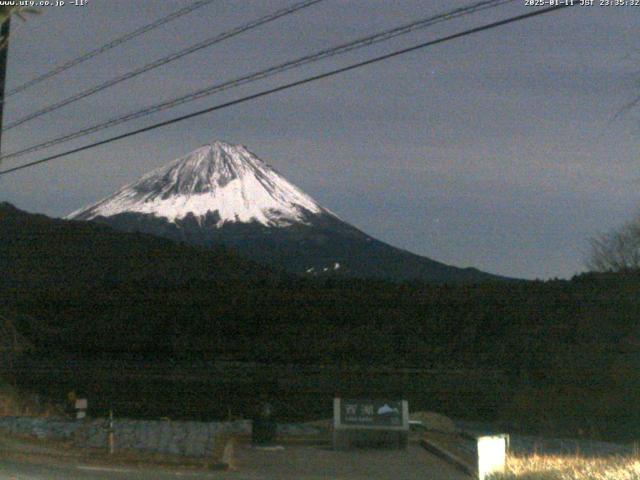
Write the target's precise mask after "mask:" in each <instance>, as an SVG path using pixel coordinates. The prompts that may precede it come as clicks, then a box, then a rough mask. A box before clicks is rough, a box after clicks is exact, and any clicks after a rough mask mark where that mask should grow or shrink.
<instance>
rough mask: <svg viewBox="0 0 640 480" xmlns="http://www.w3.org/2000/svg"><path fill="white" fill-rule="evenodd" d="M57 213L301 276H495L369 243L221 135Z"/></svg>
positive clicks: (432, 278) (450, 279)
mask: <svg viewBox="0 0 640 480" xmlns="http://www.w3.org/2000/svg"><path fill="white" fill-rule="evenodd" d="M66 218H67V219H69V220H91V221H95V222H100V223H103V224H107V225H110V226H111V227H113V228H115V229H118V230H122V231H129V232H131V231H137V232H143V233H149V234H152V235H157V236H161V237H165V238H169V239H172V240H175V241H181V242H186V243H189V244H195V245H200V246H213V245H219V244H223V245H226V246H228V247H231V248H233V249H235V250H237V251H238V252H239V253H240V254H241V255H243V256H245V257H248V258H250V259H252V260H255V261H258V262H260V263H263V264H267V265H269V266H272V267H276V268H283V269H284V270H286V271H289V272H292V273H296V274H301V275H309V276H317V275H340V276H348V277H361V278H377V279H387V280H400V281H402V280H424V281H433V282H478V281H487V280H498V279H501V278H502V277H498V276H494V275H491V274H488V273H484V272H481V271H479V270H477V269H474V268H457V267H453V266H449V265H445V264H443V263H440V262H436V261H434V260H431V259H429V258H426V257H421V256H418V255H415V254H412V253H410V252H407V251H405V250H401V249H398V248H395V247H392V246H390V245H387V244H385V243H383V242H381V241H379V240H376V239H375V238H372V237H370V236H369V235H367V234H365V233H363V232H361V231H360V230H358V229H357V228H355V227H353V226H351V225H350V224H348V223H346V222H345V221H343V220H341V219H340V218H338V216H336V215H335V214H334V213H332V212H331V211H330V210H328V209H326V208H324V207H322V206H321V205H319V204H318V202H316V201H315V200H314V199H313V198H311V197H310V196H309V195H307V194H305V193H304V192H303V191H302V190H300V189H299V188H297V187H295V186H294V185H292V184H291V183H290V182H288V181H287V180H286V179H285V178H284V177H283V176H282V175H280V174H279V173H278V172H277V171H276V170H274V169H273V168H271V167H270V166H269V165H267V164H266V163H265V162H263V161H262V160H260V159H259V158H258V157H256V156H255V155H254V154H252V153H251V152H249V151H248V150H247V149H246V148H245V147H243V146H240V145H231V144H229V143H225V142H220V141H216V142H213V143H212V144H210V145H206V146H203V147H201V148H199V149H197V150H195V151H193V152H191V153H190V154H188V155H186V156H184V157H182V158H178V159H177V160H174V161H172V162H170V163H168V164H167V165H165V166H163V167H160V168H158V169H156V170H153V171H151V172H150V173H148V174H146V175H144V176H143V177H141V178H140V179H139V180H138V181H136V182H134V183H132V184H130V185H127V186H125V187H123V188H122V189H120V190H119V191H117V192H116V193H115V194H113V195H112V196H110V197H107V198H105V199H103V200H101V201H99V202H97V203H95V204H93V205H90V206H88V207H85V208H82V209H80V210H77V211H75V212H73V213H71V214H70V215H68V216H67V217H66Z"/></svg>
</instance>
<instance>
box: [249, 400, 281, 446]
mask: <svg viewBox="0 0 640 480" xmlns="http://www.w3.org/2000/svg"><path fill="white" fill-rule="evenodd" d="M275 439H276V421H275V419H274V417H273V408H272V407H271V404H270V403H268V402H265V403H263V404H262V405H261V407H260V410H259V412H258V414H257V415H256V416H255V417H254V418H253V428H252V434H251V442H252V443H253V444H254V445H269V444H271V443H273V442H274V441H275Z"/></svg>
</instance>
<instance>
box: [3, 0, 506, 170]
mask: <svg viewBox="0 0 640 480" xmlns="http://www.w3.org/2000/svg"><path fill="white" fill-rule="evenodd" d="M513 1H515V0H483V1H480V2H477V3H474V4H472V5H469V6H466V7H461V8H456V9H454V10H450V11H447V12H445V13H441V14H438V15H435V16H431V17H427V18H423V19H420V20H416V21H413V22H410V23H407V24H404V25H401V26H399V27H395V28H393V29H391V30H385V31H383V32H379V33H376V34H374V35H369V36H366V37H362V38H359V39H357V40H353V41H351V42H348V43H344V44H341V45H338V46H334V47H330V48H326V49H323V50H320V51H318V52H315V53H312V54H309V55H305V56H303V57H300V58H297V59H295V60H290V61H287V62H284V63H281V64H279V65H276V66H273V67H270V68H267V69H266V70H260V71H258V72H254V73H251V74H248V75H244V76H242V77H239V78H235V79H233V80H229V81H226V82H223V83H221V84H215V85H212V86H209V87H206V88H204V89H201V90H198V91H195V92H192V93H190V94H187V95H184V96H181V97H178V98H174V99H171V100H167V101H164V102H161V103H159V104H155V105H152V106H149V107H146V108H143V109H141V110H137V111H134V112H130V113H128V114H125V115H121V116H118V117H115V118H112V119H110V120H107V121H105V122H101V123H98V124H96V125H92V126H90V127H86V128H83V129H80V130H77V131H75V132H72V133H69V134H66V135H63V136H61V137H57V138H54V139H51V140H47V141H45V142H42V143H39V144H36V145H31V146H29V147H25V148H23V149H21V150H18V151H15V152H11V153H9V154H6V155H4V156H0V161H2V160H6V159H9V158H16V157H21V156H23V155H26V154H28V153H33V152H36V151H40V150H43V149H45V148H49V147H52V146H54V145H58V144H60V143H65V142H68V141H70V140H73V139H76V138H79V137H83V136H85V135H88V134H91V133H96V132H98V131H101V130H104V129H105V128H110V127H114V126H116V125H120V124H122V123H125V122H128V121H131V120H136V119H138V118H142V117H146V116H148V115H151V114H153V113H157V112H160V111H163V110H166V109H169V108H173V107H176V106H178V105H182V104H184V103H187V102H191V101H194V100H198V99H200V98H203V97H206V96H209V95H213V94H215V93H219V92H221V91H224V90H228V89H231V88H235V87H238V86H241V85H246V84H248V83H252V82H255V81H258V80H263V79H265V78H268V77H271V76H274V75H276V74H279V73H282V72H285V71H287V70H291V69H293V68H298V67H301V66H303V65H307V64H310V63H313V62H317V61H319V60H323V59H325V58H329V57H333V56H335V55H340V54H343V53H347V52H350V51H353V50H356V49H358V48H363V47H367V46H370V45H373V44H376V43H380V42H383V41H387V40H390V39H392V38H395V37H397V36H400V35H404V34H407V33H409V32H412V31H414V30H417V29H421V28H426V27H429V26H432V25H435V24H437V23H440V22H444V21H449V20H452V19H454V18H458V17H461V16H464V15H469V14H472V13H476V12H478V11H481V10H486V9H489V8H495V7H498V6H500V5H502V4H505V3H512V2H513Z"/></svg>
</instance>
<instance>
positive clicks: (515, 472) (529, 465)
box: [495, 455, 640, 480]
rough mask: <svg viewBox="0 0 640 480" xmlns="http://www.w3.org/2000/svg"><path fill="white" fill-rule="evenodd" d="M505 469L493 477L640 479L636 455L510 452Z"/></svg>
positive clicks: (521, 479) (504, 479) (498, 479)
mask: <svg viewBox="0 0 640 480" xmlns="http://www.w3.org/2000/svg"><path fill="white" fill-rule="evenodd" d="M507 472H508V473H506V474H504V475H499V476H496V477H495V479H496V480H640V459H638V458H635V457H600V458H597V457H596V458H594V457H580V456H569V455H564V456H561V455H530V456H513V455H511V456H509V457H508V459H507Z"/></svg>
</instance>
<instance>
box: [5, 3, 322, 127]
mask: <svg viewBox="0 0 640 480" xmlns="http://www.w3.org/2000/svg"><path fill="white" fill-rule="evenodd" d="M322 1H324V0H304V1H303V2H299V3H296V4H294V5H292V6H290V7H287V8H283V9H280V10H277V11H275V12H273V13H270V14H269V15H265V16H263V17H260V18H258V19H257V20H253V21H251V22H249V23H246V24H244V25H241V26H239V27H236V28H234V29H232V30H229V31H227V32H224V33H221V34H219V35H216V36H215V37H212V38H209V39H207V40H204V41H202V42H200V43H197V44H195V45H192V46H191V47H188V48H186V49H184V50H181V51H179V52H176V53H173V54H171V55H168V56H166V57H163V58H161V59H159V60H156V61H154V62H151V63H148V64H147V65H144V66H142V67H140V68H137V69H135V70H133V71H131V72H128V73H125V74H123V75H120V76H119V77H115V78H112V79H111V80H107V81H106V82H103V83H101V84H100V85H97V86H95V87H91V88H89V89H87V90H84V91H83V92H80V93H77V94H75V95H72V96H71V97H68V98H66V99H64V100H61V101H60V102H57V103H54V104H52V105H49V106H47V107H45V108H43V109H40V110H38V111H36V112H33V113H30V114H29V115H26V116H24V117H22V118H19V119H18V120H15V121H13V122H11V123H9V124H8V125H7V126H6V127H5V128H4V129H3V131H7V130H11V129H13V128H15V127H17V126H19V125H22V124H24V123H27V122H29V121H31V120H33V119H35V118H38V117H41V116H42V115H45V114H47V113H50V112H53V111H55V110H58V109H59V108H62V107H64V106H66V105H69V104H71V103H74V102H77V101H78V100H82V99H83V98H86V97H89V96H91V95H94V94H96V93H98V92H101V91H102V90H105V89H107V88H109V87H113V86H114V85H117V84H118V83H121V82H124V81H125V80H130V79H132V78H134V77H137V76H138V75H142V74H143V73H146V72H148V71H150V70H153V69H155V68H158V67H161V66H163V65H166V64H168V63H170V62H173V61H174V60H178V59H179V58H182V57H184V56H186V55H190V54H191V53H194V52H197V51H198V50H202V49H203V48H207V47H210V46H211V45H214V44H216V43H220V42H222V41H223V40H227V39H229V38H231V37H235V36H236V35H240V34H241V33H243V32H246V31H248V30H251V29H254V28H256V27H259V26H261V25H264V24H266V23H269V22H272V21H274V20H277V19H279V18H282V17H284V16H287V15H290V14H292V13H294V12H297V11H299V10H302V9H304V8H307V7H310V6H312V5H315V4H316V3H319V2H322Z"/></svg>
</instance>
